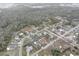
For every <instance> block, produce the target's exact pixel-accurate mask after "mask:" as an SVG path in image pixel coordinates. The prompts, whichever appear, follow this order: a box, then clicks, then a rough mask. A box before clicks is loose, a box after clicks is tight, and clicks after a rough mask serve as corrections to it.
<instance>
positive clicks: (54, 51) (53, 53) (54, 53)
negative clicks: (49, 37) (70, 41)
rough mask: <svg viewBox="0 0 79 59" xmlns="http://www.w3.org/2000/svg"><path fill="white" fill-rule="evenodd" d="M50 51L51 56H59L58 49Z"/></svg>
mask: <svg viewBox="0 0 79 59" xmlns="http://www.w3.org/2000/svg"><path fill="white" fill-rule="evenodd" d="M51 53H52V55H53V56H61V52H60V51H59V50H58V49H52V50H51Z"/></svg>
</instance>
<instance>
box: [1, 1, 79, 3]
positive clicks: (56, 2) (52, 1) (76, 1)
mask: <svg viewBox="0 0 79 59" xmlns="http://www.w3.org/2000/svg"><path fill="white" fill-rule="evenodd" d="M0 3H79V1H78V0H0Z"/></svg>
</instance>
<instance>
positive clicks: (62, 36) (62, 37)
mask: <svg viewBox="0 0 79 59" xmlns="http://www.w3.org/2000/svg"><path fill="white" fill-rule="evenodd" d="M78 27H79V25H77V26H76V27H74V28H72V29H70V30H69V31H67V32H66V33H65V34H64V35H61V36H58V35H56V34H54V33H51V32H50V31H48V30H47V31H48V32H49V33H51V35H52V34H53V35H56V36H57V37H58V38H57V39H56V40H53V41H51V42H50V43H49V44H47V45H46V46H45V47H44V48H41V49H40V50H38V51H36V52H35V53H33V54H32V55H36V54H37V53H39V52H41V51H42V50H44V49H46V48H47V47H49V46H50V45H52V44H53V43H54V42H55V41H57V40H59V38H61V39H63V40H64V39H66V38H65V37H64V36H65V35H67V34H68V33H70V32H72V31H73V30H75V29H77V28H78ZM64 41H66V42H68V41H67V40H64ZM71 45H76V44H75V43H72V44H71Z"/></svg>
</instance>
